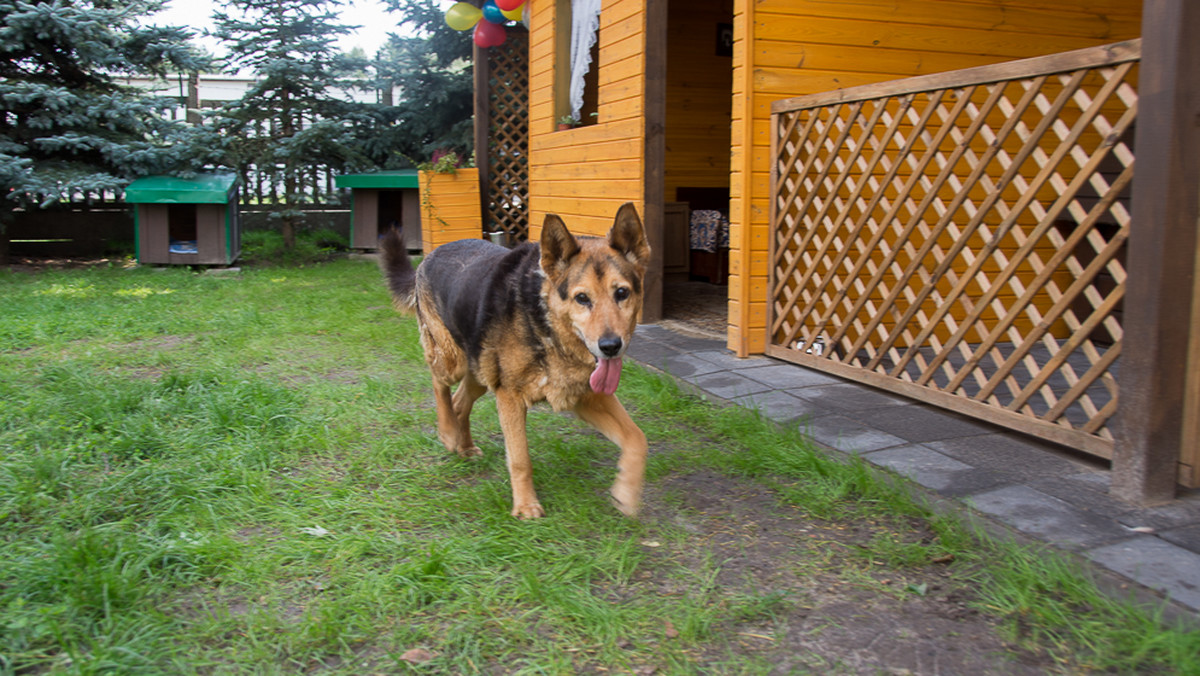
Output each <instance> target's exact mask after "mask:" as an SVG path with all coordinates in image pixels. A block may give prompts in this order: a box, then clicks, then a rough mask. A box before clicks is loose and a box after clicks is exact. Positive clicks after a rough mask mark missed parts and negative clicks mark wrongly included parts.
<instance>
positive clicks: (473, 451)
mask: <svg viewBox="0 0 1200 676" xmlns="http://www.w3.org/2000/svg"><path fill="white" fill-rule="evenodd" d="M485 392H487V387H485V386H484V385H482V384H480V382H479V381H478V380H475V376H473V375H471V374H470V373H467V377H466V378H463V381H462V382H461V383H459V385H458V389H456V390H455V391H454V396H453V397H452V398H451V403H452V405H453V408H454V417H455V420H456V421H457V423H458V448H457V449H455V450H456V451H457V452H458V454H459V455H461V456H462V457H464V458H475V457H479V456H481V455H483V451H480V450H479V447H478V446H476V445H475V440H474V439H472V438H471V408H472V407H473V406H474V405H475V400H476V399H479V398H480V397H482V396H483V395H484V393H485Z"/></svg>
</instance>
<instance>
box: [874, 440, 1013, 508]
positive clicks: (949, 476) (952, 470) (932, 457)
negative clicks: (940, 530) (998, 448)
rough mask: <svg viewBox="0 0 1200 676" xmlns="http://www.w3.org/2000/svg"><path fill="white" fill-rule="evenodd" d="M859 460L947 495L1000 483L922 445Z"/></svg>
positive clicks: (876, 454) (985, 488) (983, 488)
mask: <svg viewBox="0 0 1200 676" xmlns="http://www.w3.org/2000/svg"><path fill="white" fill-rule="evenodd" d="M863 459H864V460H867V461H869V462H871V463H874V464H876V465H879V466H880V467H886V468H888V469H890V470H892V471H894V472H896V473H897V474H899V475H901V476H904V477H907V478H909V479H911V480H913V481H915V482H917V483H918V484H921V485H922V486H924V487H926V488H929V489H932V490H935V491H937V492H938V493H940V494H941V495H945V496H949V497H958V496H963V495H970V494H972V493H979V492H982V491H985V490H988V489H991V488H995V487H997V486H998V485H999V484H1000V482H1001V479H1000V477H998V476H997V475H996V474H995V473H993V472H989V471H987V470H979V469H975V468H974V467H971V466H970V465H967V464H964V463H961V462H959V461H957V460H955V459H953V458H948V457H946V456H944V455H942V454H941V453H938V452H937V451H933V450H930V449H929V448H926V447H924V446H916V445H911V446H899V447H896V448H889V449H885V450H882V451H875V452H873V453H868V454H865V455H863Z"/></svg>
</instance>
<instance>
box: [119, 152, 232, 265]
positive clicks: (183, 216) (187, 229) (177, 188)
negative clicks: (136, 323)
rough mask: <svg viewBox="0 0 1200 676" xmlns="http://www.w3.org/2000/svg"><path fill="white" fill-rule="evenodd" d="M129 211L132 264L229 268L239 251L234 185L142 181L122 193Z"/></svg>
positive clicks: (205, 179) (207, 178) (206, 179)
mask: <svg viewBox="0 0 1200 676" xmlns="http://www.w3.org/2000/svg"><path fill="white" fill-rule="evenodd" d="M125 201H126V202H128V203H130V204H133V205H134V223H135V229H136V242H137V259H138V262H139V263H143V264H152V265H230V264H232V263H233V262H234V261H235V260H237V258H238V256H239V255H240V254H241V251H242V238H241V219H240V217H239V210H238V180H237V177H236V176H235V175H233V174H222V173H216V174H204V175H200V176H196V177H194V178H186V179H185V178H177V177H175V176H147V177H144V178H139V179H137V180H135V181H133V182H132V183H130V184H129V186H128V187H127V188H125Z"/></svg>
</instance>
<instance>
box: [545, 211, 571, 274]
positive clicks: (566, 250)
mask: <svg viewBox="0 0 1200 676" xmlns="http://www.w3.org/2000/svg"><path fill="white" fill-rule="evenodd" d="M577 253H579V242H576V241H575V236H574V235H572V234H571V232H570V231H569V230H567V224H566V223H563V221H562V219H561V218H559V217H558V216H556V215H555V214H546V221H545V222H544V223H542V271H543V272H545V273H546V276H547V277H555V276H556V275H557V274H558V273H559V272H561V271H562V270H564V269H566V267H567V264H569V263H570V262H571V259H572V258H573V257H574V256H575V254H577Z"/></svg>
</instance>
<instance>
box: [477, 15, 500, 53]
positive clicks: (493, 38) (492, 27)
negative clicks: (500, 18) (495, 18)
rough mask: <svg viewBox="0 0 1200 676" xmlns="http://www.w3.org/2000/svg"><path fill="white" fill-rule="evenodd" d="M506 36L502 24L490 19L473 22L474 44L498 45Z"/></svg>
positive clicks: (484, 45)
mask: <svg viewBox="0 0 1200 676" xmlns="http://www.w3.org/2000/svg"><path fill="white" fill-rule="evenodd" d="M507 37H508V31H506V30H504V26H501V25H500V24H495V23H492V22H491V21H480V22H479V23H477V24H475V44H477V45H479V46H480V47H499V46H500V45H502V44H504V39H505V38H507Z"/></svg>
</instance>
